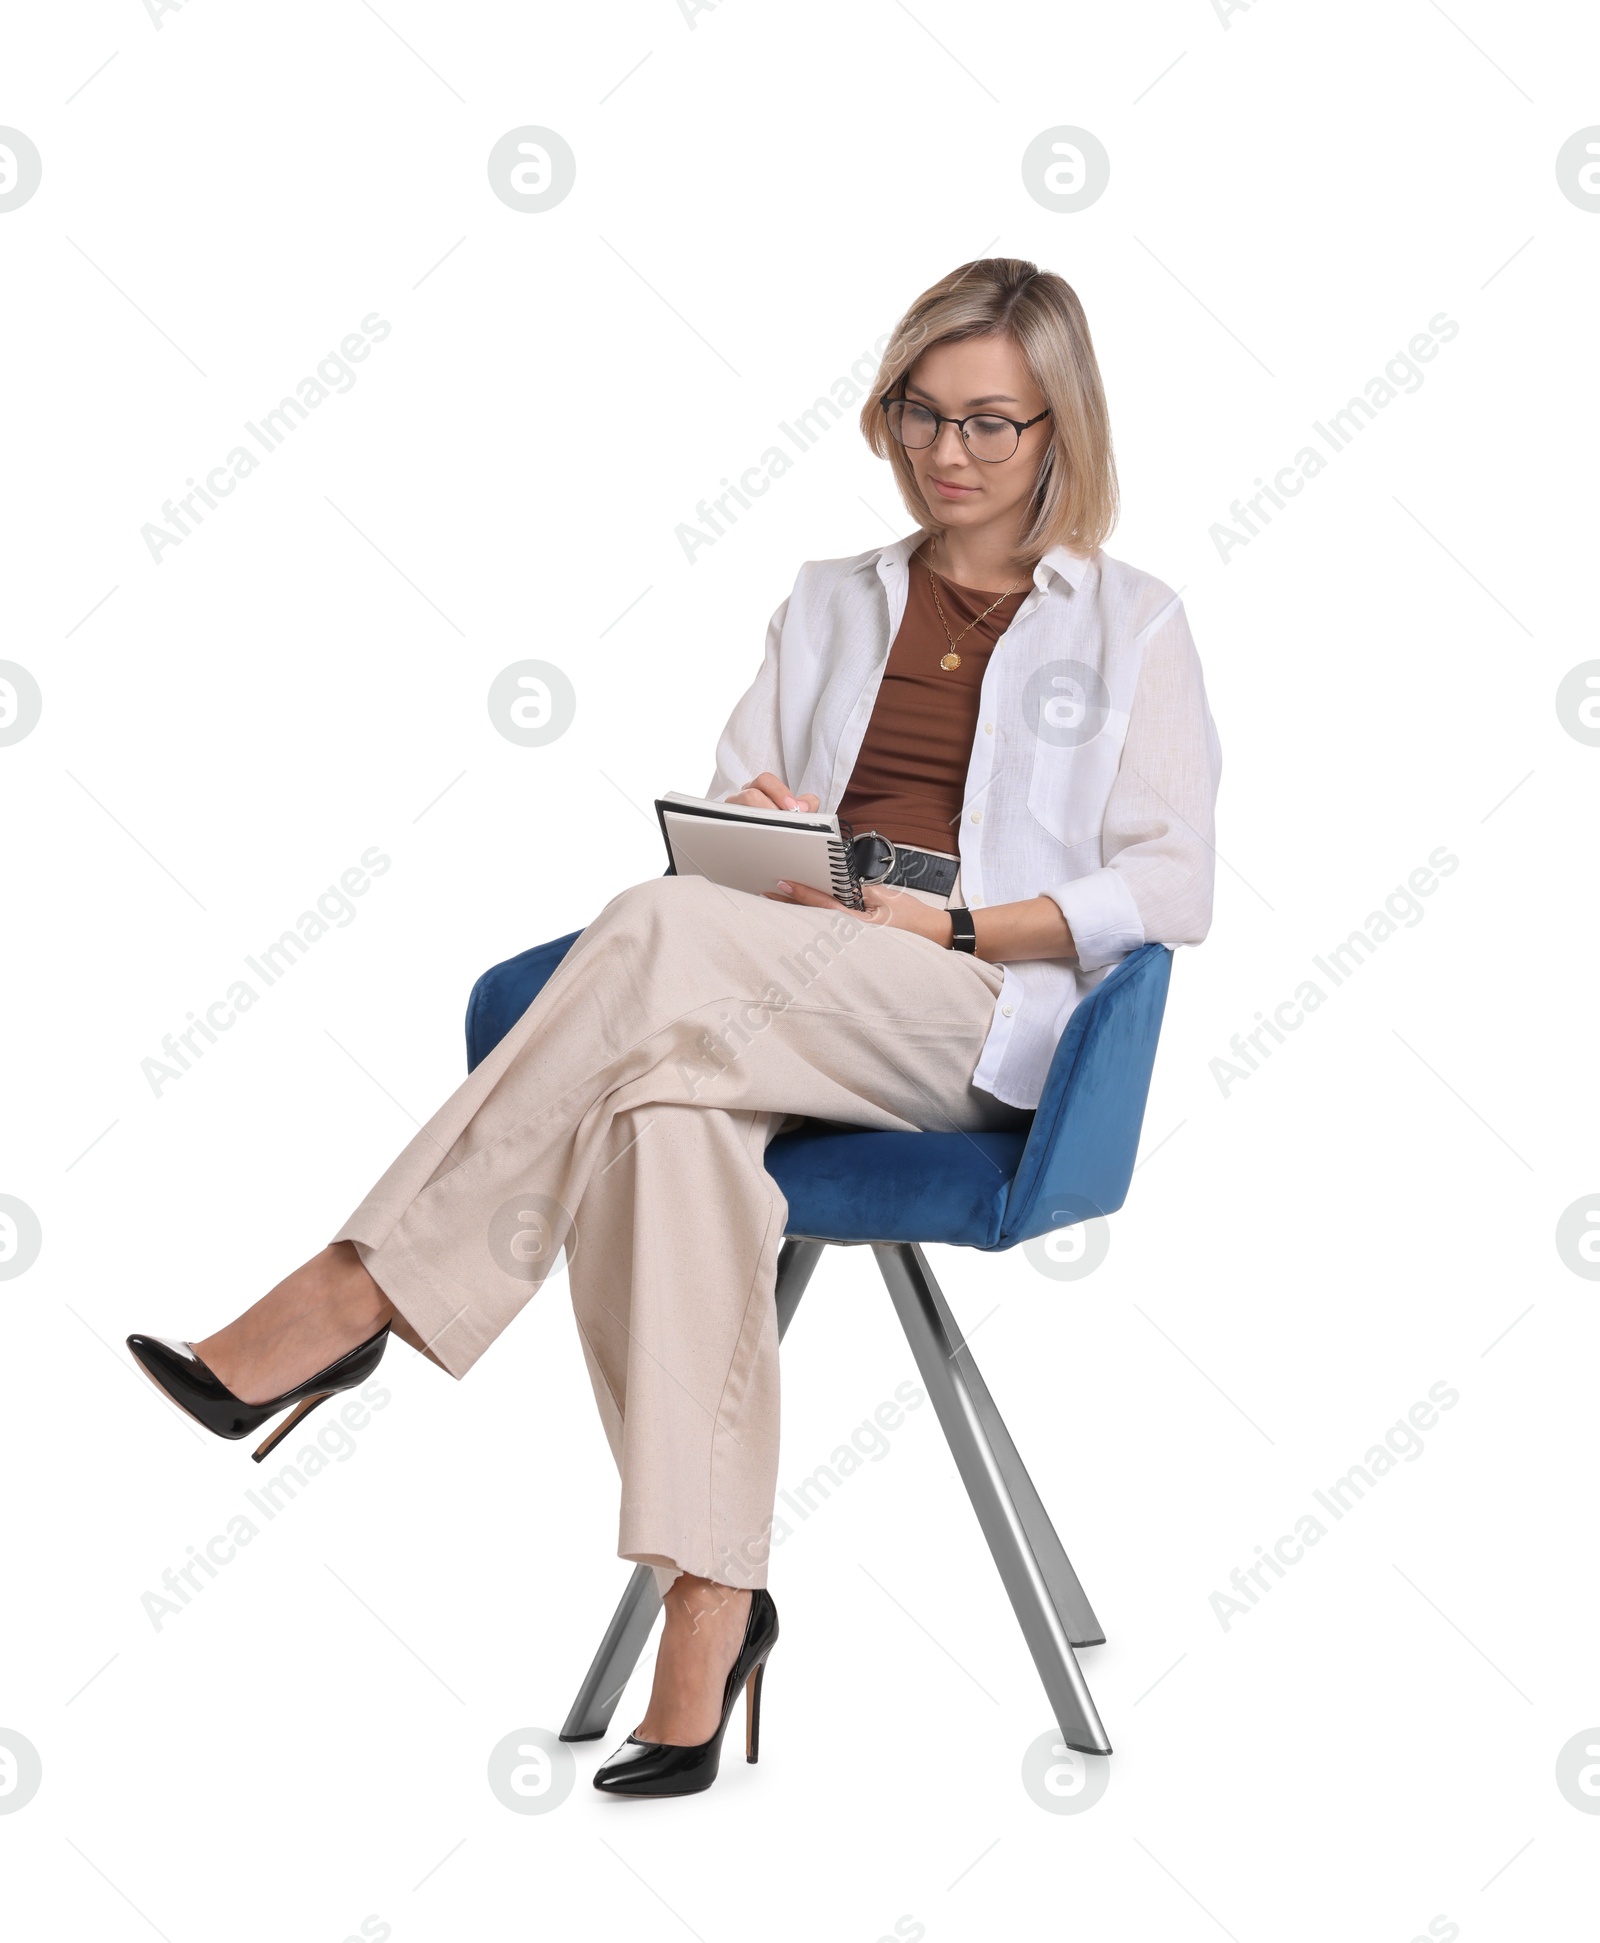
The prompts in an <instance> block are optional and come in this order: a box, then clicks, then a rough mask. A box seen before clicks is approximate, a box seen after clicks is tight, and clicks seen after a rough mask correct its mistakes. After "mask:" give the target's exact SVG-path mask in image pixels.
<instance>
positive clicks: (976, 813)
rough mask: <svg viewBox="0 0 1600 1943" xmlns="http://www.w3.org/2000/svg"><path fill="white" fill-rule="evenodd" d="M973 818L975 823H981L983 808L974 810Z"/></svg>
mask: <svg viewBox="0 0 1600 1943" xmlns="http://www.w3.org/2000/svg"><path fill="white" fill-rule="evenodd" d="M972 820H973V822H974V823H981V822H982V821H983V811H982V810H974V811H973V812H972Z"/></svg>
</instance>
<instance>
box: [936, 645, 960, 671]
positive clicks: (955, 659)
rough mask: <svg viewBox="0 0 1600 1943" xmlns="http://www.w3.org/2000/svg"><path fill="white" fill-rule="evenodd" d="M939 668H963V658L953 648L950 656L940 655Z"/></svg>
mask: <svg viewBox="0 0 1600 1943" xmlns="http://www.w3.org/2000/svg"><path fill="white" fill-rule="evenodd" d="M939 666H940V667H941V668H959V667H960V666H961V657H960V655H958V654H957V653H956V651H955V649H954V648H952V649H951V650H950V652H949V653H948V654H942V655H940V657H939Z"/></svg>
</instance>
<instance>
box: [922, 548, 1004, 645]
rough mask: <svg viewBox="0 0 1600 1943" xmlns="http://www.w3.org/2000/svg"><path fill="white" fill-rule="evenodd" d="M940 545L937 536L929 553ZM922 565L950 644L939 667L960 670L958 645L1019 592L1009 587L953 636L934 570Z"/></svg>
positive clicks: (940, 621)
mask: <svg viewBox="0 0 1600 1943" xmlns="http://www.w3.org/2000/svg"><path fill="white" fill-rule="evenodd" d="M938 544H939V538H938V535H937V534H935V535H934V539H933V545H932V546H930V547H929V549H928V551H929V552H930V553H932V552H933V550H934V548H935V547H937V546H938ZM922 564H923V565H924V566H925V567H927V568H928V585H929V586H930V587H931V588H932V589H933V610H934V612H935V613H936V614H937V615H938V616H939V625H940V627H942V628H943V629H944V638H945V639H946V640H947V641H948V642H949V643H950V651H949V653H948V654H942V655H940V657H939V666H940V667H941V668H950V669H954V668H959V667H960V666H961V657H960V655H958V654H957V653H956V643H957V642H958V641H965V640H966V638H967V636H968V635H969V634H970V633H971V632H972V630H973V629H974V628H975V627H976V626H977V625H978V622H979V621H986V620H988V618H989V616H990V615H991V614H992V613H993V612H994V610H995V609H996V608H997V607H998V606H999V605H1000V602H1001V601H1003V600H1009V599H1010V598H1011V596H1012V595H1013V594H1014V593H1015V592H1016V591H1017V590H1016V588H1015V587H1008V588H1007V589H1006V590H1005V592H1004V593H1003V594H1000V595H999V596H997V597H996V598H995V599H994V600H992V601H990V603H989V605H988V606H987V607H986V608H985V609H984V610H983V612H982V613H981V614H979V615H978V616H977V618H976V619H975V620H970V621H968V623H967V624H966V626H965V627H964V628H963V629H962V630H961V632H960V633H959V634H952V633H951V632H950V623H949V622H948V621H947V620H946V619H945V617H944V608H943V607H942V606H941V604H940V601H939V583H938V581H937V580H936V579H935V577H934V572H933V568H932V566H931V565H929V563H928V562H927V561H926V560H924V561H923V563H922Z"/></svg>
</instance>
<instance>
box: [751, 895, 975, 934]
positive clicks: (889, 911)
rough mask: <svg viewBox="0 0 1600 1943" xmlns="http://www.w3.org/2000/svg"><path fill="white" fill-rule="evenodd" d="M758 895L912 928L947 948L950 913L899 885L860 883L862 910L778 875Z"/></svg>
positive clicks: (891, 927) (893, 928)
mask: <svg viewBox="0 0 1600 1943" xmlns="http://www.w3.org/2000/svg"><path fill="white" fill-rule="evenodd" d="M762 895H763V896H764V897H770V898H771V899H772V900H773V902H774V903H777V904H810V905H814V906H815V907H816V908H817V909H818V910H825V911H845V912H848V914H849V915H850V916H851V917H853V918H864V919H865V920H866V922H867V923H868V924H879V925H883V926H884V927H886V928H887V929H889V930H891V931H915V932H916V933H917V935H918V936H919V937H922V938H928V939H931V940H932V942H933V943H934V944H936V945H943V946H945V947H946V948H947V949H948V947H949V944H950V938H951V935H952V927H951V923H950V913H949V912H948V911H946V910H944V909H942V908H941V907H940V906H939V905H937V904H925V903H924V902H923V901H922V899H921V898H920V897H913V896H911V894H910V893H909V892H908V891H906V890H903V889H902V888H901V887H900V886H899V885H884V884H863V885H862V886H861V895H862V897H863V898H864V899H865V900H866V906H867V908H866V910H865V911H856V910H852V909H851V907H850V906H849V905H848V904H843V903H841V902H840V901H839V899H838V898H836V897H829V896H828V894H827V892H826V891H818V890H813V889H812V888H811V886H810V885H809V884H791V883H788V882H787V881H786V880H784V879H782V878H780V879H779V881H778V888H777V889H776V890H775V891H764V892H763V893H762Z"/></svg>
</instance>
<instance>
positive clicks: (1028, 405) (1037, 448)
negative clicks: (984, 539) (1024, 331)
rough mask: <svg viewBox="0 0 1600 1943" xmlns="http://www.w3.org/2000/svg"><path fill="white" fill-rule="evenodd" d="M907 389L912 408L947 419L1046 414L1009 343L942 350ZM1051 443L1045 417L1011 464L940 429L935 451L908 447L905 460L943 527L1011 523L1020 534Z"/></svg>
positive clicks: (923, 361)
mask: <svg viewBox="0 0 1600 1943" xmlns="http://www.w3.org/2000/svg"><path fill="white" fill-rule="evenodd" d="M902 390H903V391H904V393H905V396H906V398H907V400H908V401H909V402H911V403H913V404H919V405H926V406H928V407H929V408H930V409H931V410H933V411H935V412H937V413H938V414H939V416H940V417H941V418H968V417H971V416H972V415H973V414H974V413H992V414H993V415H995V416H997V417H1000V418H1010V419H1015V420H1016V421H1017V422H1018V423H1021V422H1022V421H1023V420H1025V419H1029V418H1032V417H1034V416H1035V415H1036V414H1037V413H1039V412H1042V411H1043V410H1044V408H1045V400H1044V394H1043V393H1042V392H1041V391H1040V390H1039V387H1038V386H1037V385H1036V384H1035V383H1034V381H1033V378H1032V376H1031V375H1030V373H1029V371H1028V366H1027V361H1026V360H1025V359H1024V357H1023V355H1022V353H1021V351H1020V350H1019V349H1018V348H1017V346H1016V344H1015V343H1013V342H1012V340H1011V339H1010V338H1009V337H967V338H962V339H961V340H960V341H959V342H957V343H953V344H935V345H934V346H933V347H932V348H931V349H929V350H927V351H924V352H923V354H922V356H921V357H920V358H918V359H917V361H916V363H915V364H914V365H912V367H911V369H910V371H909V372H907V374H906V381H905V384H904V385H903V387H902ZM970 429H972V430H973V431H976V430H977V428H976V427H972V428H970ZM1049 444H1050V420H1049V419H1048V418H1045V419H1041V420H1040V421H1039V423H1038V424H1037V425H1030V426H1029V427H1028V429H1027V431H1025V432H1024V433H1023V434H1022V437H1021V439H1020V440H1019V442H1018V445H1017V449H1016V451H1015V453H1014V454H1013V455H1012V456H1011V457H1010V458H1009V459H1001V460H998V461H994V462H986V461H984V460H981V459H977V458H974V456H973V455H972V453H971V452H969V451H968V450H967V447H966V444H965V443H964V441H963V440H962V437H961V434H960V432H959V431H958V430H957V429H956V427H955V426H954V425H941V426H940V427H939V435H938V437H937V438H936V439H935V440H934V442H933V443H932V445H925V446H922V447H921V448H920V449H917V450H912V449H910V448H907V451H906V457H907V459H909V460H910V462H911V469H912V471H913V472H914V473H915V475H916V480H917V484H918V485H919V486H920V487H921V489H922V496H923V498H924V499H925V500H926V501H927V503H928V506H929V509H930V510H931V511H932V513H933V515H934V517H935V518H936V519H937V520H938V521H939V522H940V523H941V524H942V525H946V526H951V527H960V528H963V529H971V528H975V527H983V526H988V525H989V524H990V523H991V522H1005V524H1006V526H1007V527H1008V528H1009V529H1010V530H1013V531H1020V530H1021V529H1022V527H1023V526H1025V524H1026V521H1027V512H1028V505H1029V501H1030V499H1031V498H1032V495H1033V488H1034V482H1035V480H1036V479H1037V478H1038V476H1039V466H1040V462H1041V461H1042V460H1043V458H1044V455H1045V452H1046V451H1047V450H1048V448H1049Z"/></svg>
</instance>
